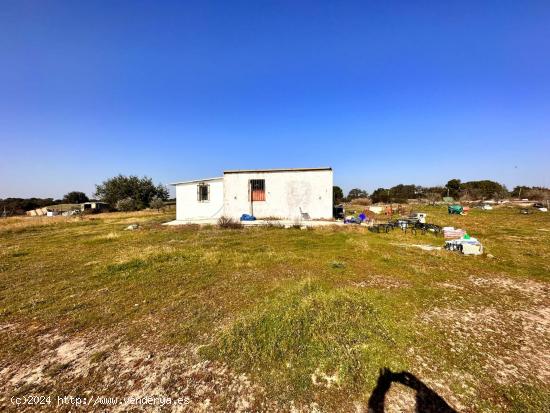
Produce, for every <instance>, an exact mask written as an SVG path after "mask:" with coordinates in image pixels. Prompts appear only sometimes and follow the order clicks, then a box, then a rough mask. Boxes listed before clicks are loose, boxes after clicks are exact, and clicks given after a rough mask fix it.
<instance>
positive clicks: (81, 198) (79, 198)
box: [63, 191, 89, 204]
mask: <svg viewBox="0 0 550 413" xmlns="http://www.w3.org/2000/svg"><path fill="white" fill-rule="evenodd" d="M88 201H89V199H88V197H87V196H86V194H85V193H84V192H79V191H71V192H69V193H68V194H65V196H64V197H63V202H64V203H66V204H82V203H83V202H88Z"/></svg>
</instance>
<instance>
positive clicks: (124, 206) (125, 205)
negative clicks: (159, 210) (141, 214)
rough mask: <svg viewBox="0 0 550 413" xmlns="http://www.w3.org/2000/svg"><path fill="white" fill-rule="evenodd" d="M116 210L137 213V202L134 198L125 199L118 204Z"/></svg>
mask: <svg viewBox="0 0 550 413" xmlns="http://www.w3.org/2000/svg"><path fill="white" fill-rule="evenodd" d="M116 209H118V210H119V211H135V210H136V209H137V205H136V201H135V200H133V199H132V198H124V199H121V200H120V201H118V202H117V203H116Z"/></svg>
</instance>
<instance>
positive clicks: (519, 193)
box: [510, 185, 531, 198]
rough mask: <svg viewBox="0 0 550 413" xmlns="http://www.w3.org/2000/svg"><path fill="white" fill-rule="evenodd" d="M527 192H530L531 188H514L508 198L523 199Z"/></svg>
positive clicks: (522, 186)
mask: <svg viewBox="0 0 550 413" xmlns="http://www.w3.org/2000/svg"><path fill="white" fill-rule="evenodd" d="M529 190H531V188H530V187H528V186H524V185H521V186H516V187H515V188H514V189H513V190H512V192H511V193H510V196H512V197H513V198H525V197H526V196H527V193H528V192H529Z"/></svg>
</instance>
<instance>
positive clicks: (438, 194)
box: [421, 186, 446, 205]
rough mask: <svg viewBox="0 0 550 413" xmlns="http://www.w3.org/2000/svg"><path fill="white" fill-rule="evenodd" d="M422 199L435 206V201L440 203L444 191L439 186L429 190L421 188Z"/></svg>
mask: <svg viewBox="0 0 550 413" xmlns="http://www.w3.org/2000/svg"><path fill="white" fill-rule="evenodd" d="M421 193H422V198H424V199H426V200H427V201H428V202H429V203H430V204H431V205H435V203H436V202H437V201H441V198H442V196H443V194H446V191H445V190H444V189H443V188H442V187H440V186H433V187H430V188H422V192H421Z"/></svg>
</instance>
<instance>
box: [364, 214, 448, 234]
mask: <svg viewBox="0 0 550 413" xmlns="http://www.w3.org/2000/svg"><path fill="white" fill-rule="evenodd" d="M427 216H428V214H426V213H425V212H413V213H411V214H410V215H409V216H407V217H403V218H399V219H395V220H388V222H384V223H381V224H373V225H371V226H370V227H369V231H371V232H377V233H380V232H385V233H388V232H390V231H393V230H394V229H396V228H399V229H401V231H403V232H405V233H406V232H408V231H410V232H411V234H414V235H416V234H417V232H418V231H420V232H421V234H422V235H424V234H426V233H427V232H431V233H434V234H435V235H438V234H440V233H441V231H442V228H441V227H440V226H439V225H435V224H429V223H427V222H426V217H427Z"/></svg>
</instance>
